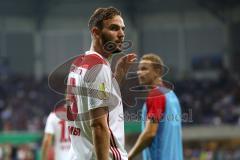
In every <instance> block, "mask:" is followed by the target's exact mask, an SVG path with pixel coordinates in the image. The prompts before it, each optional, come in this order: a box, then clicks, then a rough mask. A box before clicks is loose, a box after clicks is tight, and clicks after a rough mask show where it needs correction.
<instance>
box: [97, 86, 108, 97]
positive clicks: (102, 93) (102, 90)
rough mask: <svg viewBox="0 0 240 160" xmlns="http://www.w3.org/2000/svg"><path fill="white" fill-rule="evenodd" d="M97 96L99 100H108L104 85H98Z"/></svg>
mask: <svg viewBox="0 0 240 160" xmlns="http://www.w3.org/2000/svg"><path fill="white" fill-rule="evenodd" d="M97 95H98V98H99V99H101V100H105V99H108V98H109V93H107V91H106V86H105V83H101V84H99V86H98V92H97Z"/></svg>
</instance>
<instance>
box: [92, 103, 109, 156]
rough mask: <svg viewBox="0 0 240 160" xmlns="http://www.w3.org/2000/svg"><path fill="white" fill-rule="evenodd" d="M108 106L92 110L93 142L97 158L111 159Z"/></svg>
mask: <svg viewBox="0 0 240 160" xmlns="http://www.w3.org/2000/svg"><path fill="white" fill-rule="evenodd" d="M107 116H108V110H107V107H101V108H96V109H92V110H91V111H90V117H91V120H90V126H91V128H92V136H93V144H94V149H95V153H96V156H97V160H108V159H109V148H110V133H109V128H108V122H107Z"/></svg>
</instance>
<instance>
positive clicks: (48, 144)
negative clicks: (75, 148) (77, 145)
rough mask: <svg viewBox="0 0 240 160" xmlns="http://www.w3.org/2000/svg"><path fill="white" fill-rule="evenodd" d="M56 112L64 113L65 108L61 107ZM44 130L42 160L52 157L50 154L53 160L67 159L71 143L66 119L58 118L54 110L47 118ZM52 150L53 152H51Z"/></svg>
mask: <svg viewBox="0 0 240 160" xmlns="http://www.w3.org/2000/svg"><path fill="white" fill-rule="evenodd" d="M58 112H64V113H66V109H65V110H64V108H63V107H62V110H59V111H58ZM59 114H61V113H59ZM44 132H45V134H44V138H43V142H42V156H41V157H42V160H49V159H52V157H51V156H53V157H54V159H55V160H68V158H67V156H70V155H69V154H68V153H69V149H70V145H71V143H70V137H69V134H68V128H67V123H66V121H64V120H61V119H59V118H58V117H57V115H56V112H51V113H50V114H49V116H48V118H47V122H46V126H45V131H44ZM52 146H53V150H52ZM52 151H53V153H54V154H52Z"/></svg>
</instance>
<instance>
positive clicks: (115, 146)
mask: <svg viewBox="0 0 240 160" xmlns="http://www.w3.org/2000/svg"><path fill="white" fill-rule="evenodd" d="M109 130H110V133H111V137H112V138H111V140H112V143H113V147H114V148H115V150H116V152H117V155H118V157H119V158H120V160H121V159H122V158H121V154H120V152H119V150H118V148H117V145H116V143H115V140H114V136H113V133H112V130H111V129H110V128H109Z"/></svg>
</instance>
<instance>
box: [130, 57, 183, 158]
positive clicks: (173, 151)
mask: <svg viewBox="0 0 240 160" xmlns="http://www.w3.org/2000/svg"><path fill="white" fill-rule="evenodd" d="M137 74H138V79H139V83H140V84H141V85H144V86H145V87H147V88H146V89H148V90H149V93H148V96H147V97H146V102H145V103H144V106H143V109H142V133H141V134H140V136H139V137H138V139H137V141H136V143H135V145H134V146H133V148H132V149H131V150H130V152H129V160H132V159H133V157H135V156H136V155H137V154H138V153H140V152H141V151H143V150H144V151H143V159H144V160H183V151H182V127H181V109H180V105H179V101H178V98H177V96H176V95H175V93H174V92H173V91H172V90H171V89H169V88H168V87H167V85H166V84H165V83H164V82H163V80H162V79H161V77H162V74H163V62H162V60H161V58H160V57H159V56H158V55H155V54H146V55H144V56H143V57H142V58H141V60H140V63H139V66H138V71H137Z"/></svg>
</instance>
